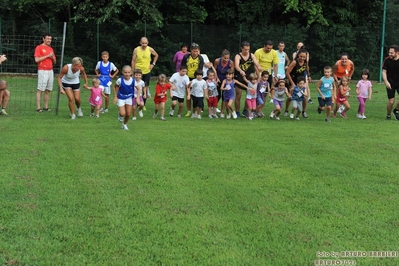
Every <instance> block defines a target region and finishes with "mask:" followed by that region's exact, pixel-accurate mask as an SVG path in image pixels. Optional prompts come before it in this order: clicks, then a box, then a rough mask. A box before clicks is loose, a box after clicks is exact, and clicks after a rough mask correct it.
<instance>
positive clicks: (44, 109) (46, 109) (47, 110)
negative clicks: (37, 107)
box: [43, 108, 51, 112]
mask: <svg viewBox="0 0 399 266" xmlns="http://www.w3.org/2000/svg"><path fill="white" fill-rule="evenodd" d="M43 111H46V112H50V111H51V109H50V108H43Z"/></svg>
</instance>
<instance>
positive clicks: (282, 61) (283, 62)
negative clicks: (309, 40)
mask: <svg viewBox="0 0 399 266" xmlns="http://www.w3.org/2000/svg"><path fill="white" fill-rule="evenodd" d="M284 48H285V44H284V42H283V41H280V42H279V43H278V49H277V50H276V52H277V57H278V72H277V78H278V79H285V71H286V70H287V68H288V66H289V64H290V62H291V61H290V59H289V58H288V56H287V54H286V53H285V52H284Z"/></svg>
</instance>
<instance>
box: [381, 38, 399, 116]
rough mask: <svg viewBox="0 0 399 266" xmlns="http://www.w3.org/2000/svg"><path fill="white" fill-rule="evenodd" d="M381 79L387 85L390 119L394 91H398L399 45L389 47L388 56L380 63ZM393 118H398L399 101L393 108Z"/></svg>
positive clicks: (388, 114)
mask: <svg viewBox="0 0 399 266" xmlns="http://www.w3.org/2000/svg"><path fill="white" fill-rule="evenodd" d="M382 79H383V80H384V83H385V86H386V87H387V96H388V104H387V119H391V113H392V108H393V105H394V103H395V92H396V93H399V46H398V45H391V46H390V47H389V53H388V57H387V58H385V61H384V64H383V65H382ZM393 114H394V115H395V119H396V120H399V101H398V103H397V104H396V108H395V109H394V110H393Z"/></svg>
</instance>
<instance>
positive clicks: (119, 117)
mask: <svg viewBox="0 0 399 266" xmlns="http://www.w3.org/2000/svg"><path fill="white" fill-rule="evenodd" d="M118 120H119V122H123V117H122V116H120V115H119V113H118Z"/></svg>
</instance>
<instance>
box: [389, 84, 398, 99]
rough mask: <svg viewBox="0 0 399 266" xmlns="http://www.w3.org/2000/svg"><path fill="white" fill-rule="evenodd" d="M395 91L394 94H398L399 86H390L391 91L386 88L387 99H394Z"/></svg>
mask: <svg viewBox="0 0 399 266" xmlns="http://www.w3.org/2000/svg"><path fill="white" fill-rule="evenodd" d="M395 91H396V93H398V94H399V85H396V86H392V84H391V89H388V88H387V96H388V99H392V98H395Z"/></svg>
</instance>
